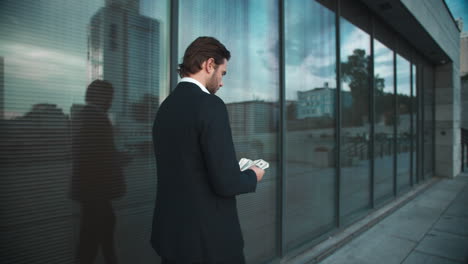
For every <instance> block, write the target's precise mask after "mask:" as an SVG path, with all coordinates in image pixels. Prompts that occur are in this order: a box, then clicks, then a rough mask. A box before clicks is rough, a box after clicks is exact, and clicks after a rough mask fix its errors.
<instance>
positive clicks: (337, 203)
mask: <svg viewBox="0 0 468 264" xmlns="http://www.w3.org/2000/svg"><path fill="white" fill-rule="evenodd" d="M340 16H341V1H340V0H336V12H335V27H336V32H335V33H336V44H335V45H336V47H335V48H336V100H335V128H336V131H335V143H336V145H335V146H336V147H335V164H336V176H335V177H336V186H335V193H336V196H335V213H336V226H337V227H340V226H341V208H340V207H341V51H340V43H341V38H340V34H341V33H340V32H341V29H340Z"/></svg>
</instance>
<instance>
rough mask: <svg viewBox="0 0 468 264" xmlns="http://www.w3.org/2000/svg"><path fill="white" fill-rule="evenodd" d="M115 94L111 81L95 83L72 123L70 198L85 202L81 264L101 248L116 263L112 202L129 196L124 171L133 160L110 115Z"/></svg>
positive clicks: (81, 220) (80, 243) (81, 225)
mask: <svg viewBox="0 0 468 264" xmlns="http://www.w3.org/2000/svg"><path fill="white" fill-rule="evenodd" d="M113 94H114V89H113V87H112V84H111V83H110V82H107V81H102V80H95V81H93V82H92V83H91V84H90V85H89V86H88V89H87V91H86V98H85V100H86V105H85V106H83V107H82V108H81V109H80V110H79V111H78V113H77V114H76V117H75V118H74V120H73V125H72V130H73V131H72V133H73V176H72V182H71V198H72V199H73V200H75V201H77V202H79V203H80V204H81V216H80V235H79V236H80V237H79V242H78V251H77V258H78V260H79V261H78V262H79V263H87V264H89V263H93V262H94V260H95V258H96V256H97V253H98V250H99V247H101V249H102V255H103V257H104V260H105V262H106V263H117V255H116V252H115V247H114V230H115V223H116V217H115V214H114V209H113V208H112V200H113V199H117V198H120V197H122V196H123V195H124V194H125V191H126V184H125V179H124V174H123V167H124V166H125V165H126V164H128V162H129V161H130V158H129V156H128V154H126V153H123V152H118V151H117V149H116V147H115V145H114V133H113V128H112V124H111V122H110V119H109V117H108V110H109V109H110V107H111V105H112V98H113Z"/></svg>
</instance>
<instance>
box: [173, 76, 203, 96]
mask: <svg viewBox="0 0 468 264" xmlns="http://www.w3.org/2000/svg"><path fill="white" fill-rule="evenodd" d="M180 82H190V83H194V84H196V85H197V86H198V87H200V89H201V90H202V91H204V92H205V93H207V94H210V92H209V91H208V89H206V87H205V86H204V85H203V84H201V83H200V82H199V81H197V80H195V79H194V78H190V77H184V78H182V79H181V80H180Z"/></svg>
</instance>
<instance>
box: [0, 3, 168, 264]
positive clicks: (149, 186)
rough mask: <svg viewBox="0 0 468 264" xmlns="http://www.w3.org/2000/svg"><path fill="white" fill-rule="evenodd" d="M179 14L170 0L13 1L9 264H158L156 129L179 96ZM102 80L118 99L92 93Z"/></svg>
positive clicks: (4, 139) (3, 139)
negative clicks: (174, 52) (167, 103)
mask: <svg viewBox="0 0 468 264" xmlns="http://www.w3.org/2000/svg"><path fill="white" fill-rule="evenodd" d="M168 14H169V1H167V0H141V1H139V0H106V1H103V0H84V1H74V0H49V1H2V3H1V8H0V57H2V60H3V61H4V70H3V71H2V74H3V76H4V86H2V91H1V93H2V94H4V96H5V97H4V102H5V103H4V105H3V106H2V113H3V115H2V116H1V126H2V129H1V130H0V160H1V175H2V177H1V183H0V186H1V190H0V192H1V193H2V200H1V208H2V214H1V216H0V226H2V235H1V236H2V241H1V244H0V245H1V246H0V247H1V248H2V251H3V250H4V249H5V250H6V252H7V255H6V256H5V255H3V254H2V257H5V258H6V259H8V260H7V261H8V262H10V263H54V262H56V263H77V258H78V259H80V260H81V261H82V262H83V263H104V262H105V261H104V259H106V260H107V263H111V262H112V263H117V262H120V263H132V262H134V261H135V260H136V259H138V260H140V261H141V263H155V262H156V261H157V256H156V253H155V252H154V250H153V249H152V248H151V247H150V245H149V237H150V234H151V222H152V221H151V220H152V214H153V208H154V198H155V191H156V186H155V184H156V171H155V162H154V155H153V153H152V149H153V147H152V142H151V128H152V123H153V117H154V114H155V112H156V109H157V107H158V105H159V102H160V101H161V100H162V99H163V98H164V97H165V96H166V94H167V92H168V91H167V90H168V89H167V88H168V78H167V76H168V69H167V68H166V67H165V65H167V62H168V55H167V54H169V45H168V42H167V40H168V39H169V38H168V36H169V34H168V32H169V28H168V25H169V23H168V22H169V21H168ZM98 78H99V79H104V80H106V81H108V82H109V83H110V84H111V85H112V86H113V93H111V92H109V91H110V90H109V89H107V88H105V86H98V87H95V88H94V89H87V86H88V85H89V84H90V83H91V82H92V81H93V80H95V79H98ZM87 93H88V96H86V94H87ZM107 107H110V109H108V110H107V111H106V108H107ZM4 252H5V251H3V252H2V253H4Z"/></svg>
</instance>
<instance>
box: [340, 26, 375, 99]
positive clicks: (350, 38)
mask: <svg viewBox="0 0 468 264" xmlns="http://www.w3.org/2000/svg"><path fill="white" fill-rule="evenodd" d="M340 30H341V47H340V51H341V62H347V61H348V56H350V55H352V54H353V52H354V50H356V49H361V50H364V51H365V54H366V56H369V55H370V37H369V34H367V33H366V32H364V31H363V30H361V29H360V28H358V27H356V26H355V25H353V24H352V23H350V22H348V21H347V20H346V19H344V18H341V19H340ZM341 89H342V91H350V88H349V85H348V84H347V83H346V82H343V84H342V87H341Z"/></svg>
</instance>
